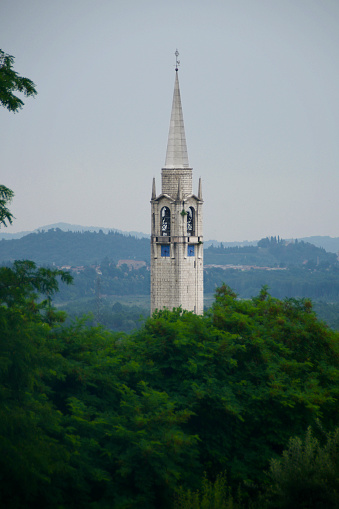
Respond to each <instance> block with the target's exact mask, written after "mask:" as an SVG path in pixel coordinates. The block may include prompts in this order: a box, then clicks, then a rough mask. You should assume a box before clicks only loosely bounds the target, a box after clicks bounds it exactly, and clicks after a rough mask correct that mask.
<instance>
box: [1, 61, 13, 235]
mask: <svg viewBox="0 0 339 509" xmlns="http://www.w3.org/2000/svg"><path fill="white" fill-rule="evenodd" d="M0 71H1V70H0ZM0 76H1V72H0ZM0 79H1V78H0ZM13 196H14V193H13V191H12V190H11V189H8V187H5V186H2V185H0V226H1V225H4V226H8V225H7V223H6V221H8V223H9V224H12V222H13V214H11V212H10V211H9V209H8V208H7V204H8V203H10V202H11V201H12V198H13Z"/></svg>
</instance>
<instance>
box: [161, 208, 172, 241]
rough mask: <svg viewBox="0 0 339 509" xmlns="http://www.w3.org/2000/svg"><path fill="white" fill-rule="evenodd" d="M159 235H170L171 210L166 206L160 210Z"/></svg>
mask: <svg viewBox="0 0 339 509" xmlns="http://www.w3.org/2000/svg"><path fill="white" fill-rule="evenodd" d="M160 229H161V235H168V236H170V235H171V211H170V209H169V208H168V207H162V209H161V212H160Z"/></svg>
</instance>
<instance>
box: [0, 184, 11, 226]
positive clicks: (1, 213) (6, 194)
mask: <svg viewBox="0 0 339 509" xmlns="http://www.w3.org/2000/svg"><path fill="white" fill-rule="evenodd" d="M13 196H14V193H13V191H12V190H11V189H8V187H5V186H3V185H0V226H1V225H3V226H8V225H7V222H8V223H9V224H12V222H13V214H11V212H10V211H9V209H8V208H7V205H8V204H9V203H10V202H11V201H12V198H13Z"/></svg>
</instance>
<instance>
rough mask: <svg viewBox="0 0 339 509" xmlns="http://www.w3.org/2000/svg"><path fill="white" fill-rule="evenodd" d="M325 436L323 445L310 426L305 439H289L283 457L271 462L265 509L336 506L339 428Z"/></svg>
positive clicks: (338, 477)
mask: <svg viewBox="0 0 339 509" xmlns="http://www.w3.org/2000/svg"><path fill="white" fill-rule="evenodd" d="M325 437H326V439H327V440H326V443H325V444H323V445H322V444H321V442H320V441H319V440H318V439H317V438H316V437H315V436H314V434H313V432H312V429H311V427H309V428H308V430H307V432H306V436H305V438H304V439H300V438H299V437H293V438H291V439H290V441H289V443H288V448H287V450H285V451H284V452H283V455H282V457H281V458H279V459H273V460H272V461H271V464H270V470H269V472H268V475H269V477H270V480H271V483H272V485H271V487H270V489H269V492H268V494H269V504H268V507H272V508H274V509H277V508H281V509H294V508H296V509H297V508H298V509H313V508H315V507H333V508H338V507H339V428H337V429H336V430H335V431H334V432H332V433H326V434H325Z"/></svg>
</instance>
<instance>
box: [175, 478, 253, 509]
mask: <svg viewBox="0 0 339 509" xmlns="http://www.w3.org/2000/svg"><path fill="white" fill-rule="evenodd" d="M241 507H243V505H242V504H241V501H239V500H238V501H235V500H234V498H233V496H232V490H231V488H230V487H229V486H228V484H227V478H226V474H219V475H218V476H217V478H216V480H215V482H214V483H212V482H211V481H209V480H208V479H207V477H206V475H205V476H204V478H203V481H202V483H201V489H200V490H197V491H193V492H192V491H191V490H190V489H187V490H184V489H182V488H181V489H179V491H178V495H177V497H176V500H175V503H174V509H241Z"/></svg>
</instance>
